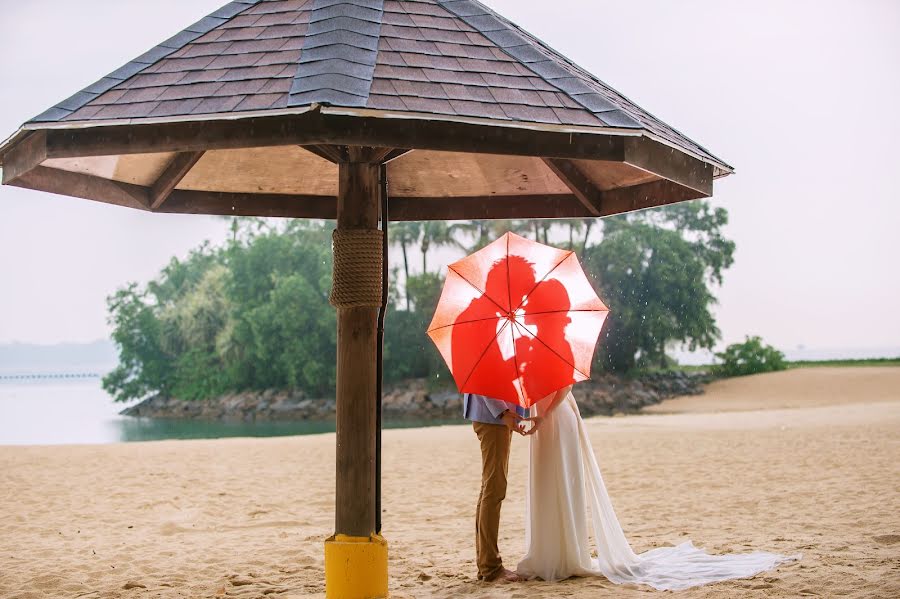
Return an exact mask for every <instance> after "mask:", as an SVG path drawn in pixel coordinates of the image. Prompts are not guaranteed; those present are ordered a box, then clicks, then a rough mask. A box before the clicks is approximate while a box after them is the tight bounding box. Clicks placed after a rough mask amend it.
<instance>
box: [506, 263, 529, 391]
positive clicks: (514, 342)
mask: <svg viewBox="0 0 900 599" xmlns="http://www.w3.org/2000/svg"><path fill="white" fill-rule="evenodd" d="M506 272H507V273H508V272H509V269H507V271H506ZM509 322H512V323H513V325H515V324H516V322H515V321H509ZM514 328H515V327H514V326H511V327H509V334H510V335H511V336H512V348H513V364H515V365H516V380H518V381H519V387H518V388H517V389H516V394H517V395H518V396H519V403H520V404H522V405H525V392H524V389H522V384H521V381H522V378H521V377H520V376H519V354H518V352H516V336H515V334H514V333H513V329H514Z"/></svg>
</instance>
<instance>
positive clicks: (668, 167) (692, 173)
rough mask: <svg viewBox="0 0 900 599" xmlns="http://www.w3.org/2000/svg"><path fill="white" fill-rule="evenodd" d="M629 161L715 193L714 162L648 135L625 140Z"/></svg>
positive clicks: (673, 180)
mask: <svg viewBox="0 0 900 599" xmlns="http://www.w3.org/2000/svg"><path fill="white" fill-rule="evenodd" d="M623 162H626V163H628V164H630V165H632V166H635V167H637V168H639V169H642V170H645V171H647V172H648V173H653V174H654V175H657V176H659V177H664V178H666V179H668V180H669V181H672V182H674V183H678V184H679V185H684V186H685V187H690V188H691V189H696V190H697V191H699V192H701V193H703V194H705V195H706V196H711V195H712V190H713V175H714V170H715V169H714V168H713V165H711V164H709V163H707V162H702V161H700V160H697V159H696V158H694V157H692V156H690V155H689V154H685V153H684V152H682V151H680V150H677V149H675V148H673V147H671V146H667V145H666V144H663V143H660V142H658V141H656V140H653V139H648V138H645V137H635V138H630V139H627V140H625V157H624V160H623Z"/></svg>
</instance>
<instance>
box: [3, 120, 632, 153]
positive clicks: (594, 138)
mask: <svg viewBox="0 0 900 599" xmlns="http://www.w3.org/2000/svg"><path fill="white" fill-rule="evenodd" d="M45 131H46V135H47V157H48V158H73V157H84V156H117V155H123V154H145V153H156V152H191V151H199V150H228V149H238V148H260V147H269V146H287V145H302V146H309V145H315V146H323V145H346V146H368V147H377V148H404V149H411V150H438V151H446V152H472V151H474V150H476V149H477V151H478V152H479V153H482V154H505V155H510V156H548V157H553V158H581V159H586V160H616V161H622V160H624V158H625V150H624V147H625V141H624V140H625V138H624V137H622V136H620V135H607V134H604V133H581V132H564V131H541V130H531V129H520V128H516V127H493V126H489V125H481V124H475V123H454V122H448V121H440V120H415V119H406V120H403V119H385V118H377V117H359V116H347V115H333V114H329V115H323V114H317V113H304V114H300V115H287V116H284V115H280V116H270V117H254V118H246V119H234V120H223V121H197V122H175V123H152V124H134V123H132V124H129V125H105V126H102V127H82V128H72V129H47V130H45ZM5 161H6V158H4V162H5Z"/></svg>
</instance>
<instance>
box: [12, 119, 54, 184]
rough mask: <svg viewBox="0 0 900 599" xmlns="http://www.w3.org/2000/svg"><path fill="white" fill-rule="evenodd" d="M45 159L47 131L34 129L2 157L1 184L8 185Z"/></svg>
mask: <svg viewBox="0 0 900 599" xmlns="http://www.w3.org/2000/svg"><path fill="white" fill-rule="evenodd" d="M46 159H47V133H46V132H44V131H35V132H34V133H32V134H31V135H29V136H28V137H26V138H24V139H23V140H22V141H20V142H19V143H18V144H16V145H15V146H13V148H12V149H11V150H10V151H9V152H7V153H6V155H5V156H4V157H3V184H4V185H9V184H10V183H11V182H12V181H14V180H15V179H17V178H18V177H21V176H22V175H24V174H25V173H27V172H28V171H30V170H31V169H33V168H35V167H36V166H39V165H40V164H41V163H42V162H43V161H44V160H46Z"/></svg>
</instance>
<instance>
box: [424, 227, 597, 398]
mask: <svg viewBox="0 0 900 599" xmlns="http://www.w3.org/2000/svg"><path fill="white" fill-rule="evenodd" d="M607 313H608V310H607V308H606V306H604V305H603V302H602V301H600V298H599V297H597V294H596V293H595V292H594V289H593V288H592V287H591V284H590V283H589V282H588V280H587V277H585V275H584V271H583V270H582V269H581V265H580V264H579V263H578V258H577V256H576V255H575V252H572V251H565V250H559V249H556V248H552V247H549V246H546V245H543V244H540V243H536V242H534V241H531V240H528V239H525V238H523V237H519V236H518V235H515V234H514V233H506V234H505V235H503V236H502V237H501V238H500V239H498V240H496V241H494V242H493V243H491V244H489V245H488V246H487V247H485V248H483V249H481V250H479V251H477V252H475V253H474V254H472V255H470V256H468V257H466V258H463V259H462V260H460V261H458V262H454V263H453V264H451V265H450V266H449V267H448V272H447V279H446V281H445V282H444V289H443V291H442V292H441V298H440V300H439V301H438V306H437V309H436V310H435V314H434V318H433V320H432V321H431V325H430V326H429V327H428V335H429V337H431V339H432V341H434V343H435V345H437V348H438V350H439V351H440V352H441V355H442V356H443V358H444V360H445V361H446V362H447V366H448V367H449V368H450V371H451V373H452V374H453V378H454V380H455V381H456V385H457V387H458V389H459V390H460V392H468V393H479V394H482V395H487V396H489V397H494V398H497V399H502V400H505V401H508V402H512V403H518V404H520V405H522V406H524V407H529V406H531V405H532V404H533V403H535V402H537V401H538V400H540V399H542V398H544V397H546V396H547V395H549V394H550V393H552V392H553V391H556V390H557V389H561V388H563V387H565V386H566V385H571V384H572V383H576V382H578V381H583V380H586V379H588V378H590V373H591V358H592V357H593V354H594V346H595V345H596V343H597V337H598V336H599V335H600V329H601V327H602V326H603V322H604V320H605V319H606V315H607Z"/></svg>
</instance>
